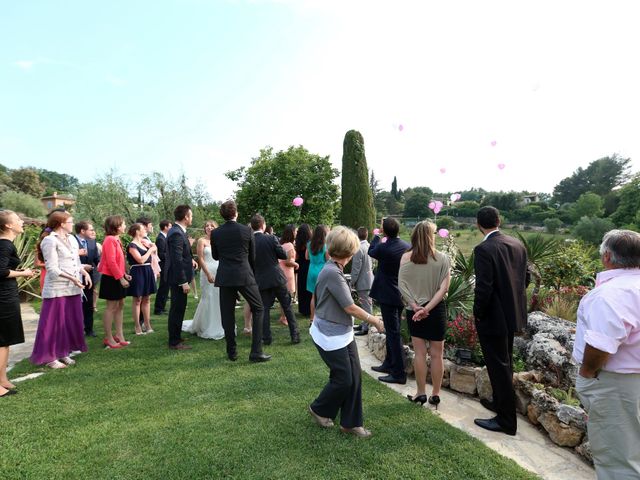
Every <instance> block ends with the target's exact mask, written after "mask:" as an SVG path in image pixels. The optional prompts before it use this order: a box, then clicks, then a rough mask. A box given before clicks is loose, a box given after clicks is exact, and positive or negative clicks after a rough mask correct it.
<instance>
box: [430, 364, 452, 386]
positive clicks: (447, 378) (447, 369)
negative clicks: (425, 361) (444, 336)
mask: <svg viewBox="0 0 640 480" xmlns="http://www.w3.org/2000/svg"><path fill="white" fill-rule="evenodd" d="M454 366H455V364H454V363H453V362H452V361H451V360H447V359H446V358H445V359H444V364H443V367H444V368H443V370H444V373H443V375H442V386H443V387H445V388H449V386H450V385H451V369H452V368H453V367H454ZM429 370H431V369H429Z"/></svg>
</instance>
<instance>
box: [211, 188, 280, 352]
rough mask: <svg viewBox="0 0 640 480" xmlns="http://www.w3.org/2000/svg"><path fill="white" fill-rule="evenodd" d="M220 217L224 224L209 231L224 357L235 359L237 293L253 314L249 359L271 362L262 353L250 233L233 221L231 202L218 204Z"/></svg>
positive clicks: (260, 310) (259, 303) (260, 312)
mask: <svg viewBox="0 0 640 480" xmlns="http://www.w3.org/2000/svg"><path fill="white" fill-rule="evenodd" d="M220 214H221V215H222V218H224V219H225V223H224V224H223V225H222V226H221V227H219V228H216V229H215V230H214V231H213V232H211V255H212V256H213V258H215V259H216V260H219V261H220V264H219V265H218V273H217V275H216V281H215V285H216V287H219V288H220V313H221V315H222V328H224V338H225V340H226V342H227V356H228V357H229V360H231V361H235V360H237V358H238V353H237V351H236V318H235V307H236V295H237V293H238V292H240V294H241V295H242V296H243V297H244V299H245V300H246V301H247V302H248V303H249V306H250V307H251V313H252V315H253V320H252V338H251V354H250V355H249V360H250V361H252V362H266V361H268V360H270V359H271V355H266V354H264V353H263V352H262V317H263V312H264V308H263V306H262V300H261V298H260V291H259V290H258V284H257V283H256V279H255V276H254V274H253V271H254V265H255V256H256V252H255V244H254V239H253V234H252V232H251V229H250V228H249V227H247V226H246V225H240V224H239V223H238V222H236V219H237V218H238V207H237V206H236V202H234V201H233V200H227V201H226V202H224V203H223V204H222V205H220Z"/></svg>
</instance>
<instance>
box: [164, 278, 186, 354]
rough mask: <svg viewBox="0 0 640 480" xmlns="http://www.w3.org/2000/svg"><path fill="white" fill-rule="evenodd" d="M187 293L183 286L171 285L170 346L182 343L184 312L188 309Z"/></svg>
mask: <svg viewBox="0 0 640 480" xmlns="http://www.w3.org/2000/svg"><path fill="white" fill-rule="evenodd" d="M187 296H188V295H187V294H186V293H184V292H183V291H182V287H180V286H178V285H171V307H169V320H168V327H169V346H175V345H178V344H179V343H180V338H181V336H182V322H183V320H184V312H185V310H186V309H187Z"/></svg>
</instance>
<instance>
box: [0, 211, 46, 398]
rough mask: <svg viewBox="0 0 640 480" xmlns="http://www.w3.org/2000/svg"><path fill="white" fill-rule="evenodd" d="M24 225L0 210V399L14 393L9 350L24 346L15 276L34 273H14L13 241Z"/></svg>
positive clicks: (26, 271)
mask: <svg viewBox="0 0 640 480" xmlns="http://www.w3.org/2000/svg"><path fill="white" fill-rule="evenodd" d="M23 224H24V222H23V221H22V219H21V218H20V217H18V215H16V213H15V212H12V211H11V210H0V397H6V396H7V395H11V394H13V393H16V389H15V388H16V386H15V385H14V384H13V383H11V382H10V381H9V378H8V377H7V364H8V363H9V347H10V346H11V345H16V344H18V343H24V331H23V330H22V317H21V316H20V298H19V297H18V282H16V278H17V277H32V276H34V275H37V274H38V272H37V271H33V270H31V269H26V270H22V271H18V270H16V268H18V265H19V264H20V257H18V252H17V251H16V247H15V245H14V244H13V241H14V240H15V239H16V237H17V236H18V235H20V234H21V233H22V232H23V231H24V230H23V228H22V226H23Z"/></svg>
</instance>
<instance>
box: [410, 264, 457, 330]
mask: <svg viewBox="0 0 640 480" xmlns="http://www.w3.org/2000/svg"><path fill="white" fill-rule="evenodd" d="M450 282H451V274H450V273H449V274H447V276H446V278H445V279H444V280H443V281H442V283H441V284H440V288H438V290H437V291H436V293H435V295H434V296H433V298H431V300H429V303H427V304H426V305H425V306H424V307H422V310H421V311H420V313H418V314H417V315H414V316H413V319H414V320H422V319H423V318H425V317H428V316H429V312H430V311H431V310H433V308H434V307H435V306H436V305H438V304H439V303H440V302H441V301H442V299H443V298H444V296H445V295H446V294H447V292H448V291H449V283H450ZM416 317H418V318H416Z"/></svg>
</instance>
